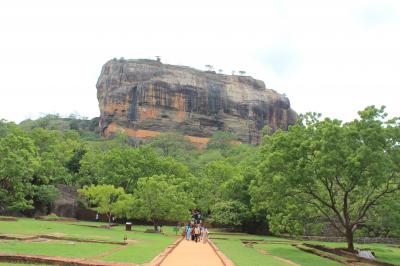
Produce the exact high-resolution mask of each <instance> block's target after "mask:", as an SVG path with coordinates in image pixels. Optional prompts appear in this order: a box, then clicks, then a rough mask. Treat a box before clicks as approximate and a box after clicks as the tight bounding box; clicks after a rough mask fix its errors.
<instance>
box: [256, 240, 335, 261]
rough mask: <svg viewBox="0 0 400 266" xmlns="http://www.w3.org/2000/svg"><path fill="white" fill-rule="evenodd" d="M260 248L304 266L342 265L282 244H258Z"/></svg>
mask: <svg viewBox="0 0 400 266" xmlns="http://www.w3.org/2000/svg"><path fill="white" fill-rule="evenodd" d="M257 246H258V247H260V248H262V249H264V250H266V251H268V252H269V253H270V254H272V255H274V256H278V257H281V258H285V259H288V260H291V261H293V262H295V263H298V264H300V265H302V266H320V265H325V266H340V265H342V264H340V263H338V262H335V261H333V260H329V259H325V258H322V257H319V256H317V255H313V254H310V253H307V252H304V251H301V250H299V249H297V248H295V247H293V246H291V245H288V244H285V243H282V244H258V245H257Z"/></svg>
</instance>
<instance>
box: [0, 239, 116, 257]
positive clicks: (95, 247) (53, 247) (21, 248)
mask: <svg viewBox="0 0 400 266" xmlns="http://www.w3.org/2000/svg"><path fill="white" fill-rule="evenodd" d="M117 246H118V245H110V244H98V243H83V242H70V241H54V240H51V241H48V242H30V241H17V240H6V241H0V251H1V252H2V253H8V254H29V255H47V256H60V257H69V258H89V257H92V256H95V255H97V254H100V253H103V252H106V251H108V250H111V249H112V248H115V247H117Z"/></svg>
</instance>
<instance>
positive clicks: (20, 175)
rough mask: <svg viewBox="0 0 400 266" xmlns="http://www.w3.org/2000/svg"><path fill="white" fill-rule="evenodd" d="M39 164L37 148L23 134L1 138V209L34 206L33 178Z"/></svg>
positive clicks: (18, 208) (23, 208)
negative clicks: (32, 197) (32, 198)
mask: <svg viewBox="0 0 400 266" xmlns="http://www.w3.org/2000/svg"><path fill="white" fill-rule="evenodd" d="M37 166H38V160H37V153H36V148H35V146H34V144H33V142H32V140H31V139H30V138H28V137H26V136H23V135H16V134H12V133H11V134H8V135H7V136H5V137H2V138H0V209H1V210H25V209H30V208H32V203H33V202H32V200H31V196H32V194H33V189H32V186H31V180H32V178H33V174H34V172H35V169H36V168H37Z"/></svg>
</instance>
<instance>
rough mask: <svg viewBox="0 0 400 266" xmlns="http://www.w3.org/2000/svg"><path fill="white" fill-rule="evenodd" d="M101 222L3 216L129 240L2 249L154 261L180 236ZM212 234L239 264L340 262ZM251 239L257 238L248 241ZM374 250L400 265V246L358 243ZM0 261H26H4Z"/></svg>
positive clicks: (11, 230) (24, 232)
mask: <svg viewBox="0 0 400 266" xmlns="http://www.w3.org/2000/svg"><path fill="white" fill-rule="evenodd" d="M99 225H102V223H94V222H53V221H39V220H34V219H19V220H18V221H16V222H10V221H0V235H9V236H16V237H28V236H34V235H52V236H58V237H64V238H78V239H84V240H88V239H90V240H102V241H112V242H123V240H124V237H125V236H126V237H127V238H128V243H129V245H126V246H122V245H118V244H106V243H88V242H77V241H74V240H48V239H39V240H29V241H26V240H24V241H20V240H0V252H2V253H8V254H31V255H46V256H61V257H69V258H72V257H73V258H86V259H96V260H103V261H115V262H131V263H138V264H139V263H146V262H149V261H151V260H152V259H153V258H154V257H156V256H157V255H158V254H159V253H160V252H162V251H163V250H164V249H165V248H166V247H167V246H168V245H170V244H171V243H172V242H174V241H175V240H176V236H175V233H174V232H173V228H172V227H167V226H166V227H163V229H164V232H165V233H166V235H161V234H151V233H144V231H145V230H146V229H148V228H151V227H149V226H139V225H133V230H134V231H132V232H126V231H124V229H125V228H124V226H122V225H121V226H116V227H112V228H111V229H104V228H98V227H96V226H99ZM210 238H211V239H212V240H213V241H214V243H215V244H216V245H217V246H218V247H219V248H220V250H221V251H222V252H224V253H225V255H226V256H227V257H229V258H230V259H231V260H232V261H233V262H234V263H235V265H236V266H249V265H251V266H264V265H268V266H286V265H290V264H289V263H287V262H285V260H290V261H292V262H294V263H297V264H300V265H302V266H319V265H324V266H336V265H341V264H339V263H337V262H335V261H333V260H330V259H327V258H322V257H319V256H317V255H313V254H310V253H306V252H304V251H301V250H299V249H297V248H296V247H294V246H292V244H294V243H302V242H296V241H292V240H287V239H282V238H277V237H271V236H260V235H249V234H234V233H233V234H231V233H223V232H218V231H211V232H210ZM246 242H252V243H250V244H246ZM306 243H311V244H319V245H325V246H328V247H345V243H329V242H315V241H307V242H306ZM356 247H359V248H362V249H371V250H373V251H374V252H375V254H376V256H377V259H378V260H380V261H384V262H389V263H392V264H395V265H400V248H399V247H395V246H389V245H384V244H362V245H356ZM0 265H8V266H11V265H21V264H12V263H0Z"/></svg>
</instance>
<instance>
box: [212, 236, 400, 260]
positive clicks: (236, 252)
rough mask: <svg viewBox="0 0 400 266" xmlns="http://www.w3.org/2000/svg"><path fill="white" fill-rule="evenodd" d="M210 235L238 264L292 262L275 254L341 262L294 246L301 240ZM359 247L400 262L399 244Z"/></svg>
mask: <svg viewBox="0 0 400 266" xmlns="http://www.w3.org/2000/svg"><path fill="white" fill-rule="evenodd" d="M210 238H211V239H212V240H213V242H214V243H215V244H216V245H217V246H218V247H219V248H220V250H221V251H222V252H223V253H224V254H225V255H226V256H227V257H229V258H230V259H231V260H232V261H233V262H234V263H235V265H236V266H247V265H271V266H274V265H282V266H286V265H290V264H289V263H285V262H284V261H283V260H278V259H277V258H276V257H279V258H282V259H287V260H290V261H292V262H294V263H297V264H300V265H302V266H320V265H324V266H325V265H326V266H336V265H342V264H340V263H338V262H335V261H333V260H330V259H327V258H322V257H319V256H317V255H314V254H311V253H306V252H304V251H302V250H300V249H297V248H296V247H294V246H292V245H291V244H293V243H302V242H297V241H291V240H287V239H282V238H277V237H270V236H256V235H247V234H224V233H220V232H211V234H210ZM246 241H254V243H253V245H246V244H245V243H243V242H246ZM304 242H305V243H310V244H318V245H324V246H328V247H343V248H344V247H346V244H345V243H330V242H316V241H304ZM252 246H253V247H252ZM356 247H357V248H361V249H370V250H373V251H374V252H375V254H376V257H377V259H378V260H379V261H383V262H388V263H392V264H395V265H400V247H395V246H390V245H385V244H357V245H356ZM260 251H266V253H267V254H269V255H266V254H263V253H262V252H260ZM264 253H265V252H264Z"/></svg>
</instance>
